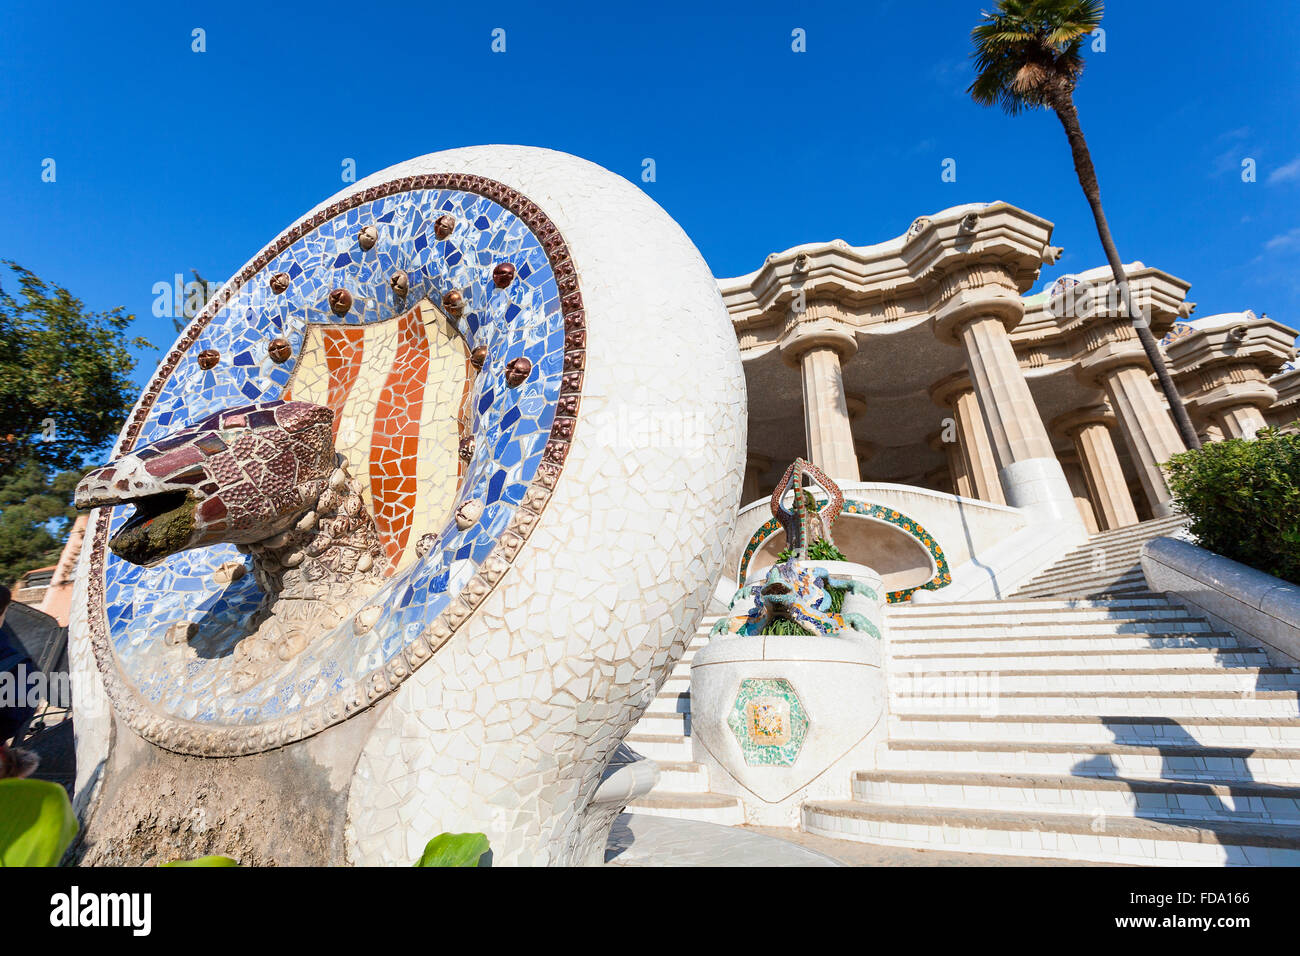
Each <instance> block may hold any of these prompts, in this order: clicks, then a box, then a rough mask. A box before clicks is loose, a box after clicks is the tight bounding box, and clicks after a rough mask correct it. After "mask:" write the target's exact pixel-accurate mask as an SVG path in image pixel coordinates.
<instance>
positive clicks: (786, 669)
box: [691, 562, 888, 827]
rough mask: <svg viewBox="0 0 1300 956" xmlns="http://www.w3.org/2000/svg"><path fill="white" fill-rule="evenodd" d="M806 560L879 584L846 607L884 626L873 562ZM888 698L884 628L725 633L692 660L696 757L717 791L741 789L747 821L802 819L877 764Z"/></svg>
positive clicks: (784, 823)
mask: <svg viewBox="0 0 1300 956" xmlns="http://www.w3.org/2000/svg"><path fill="white" fill-rule="evenodd" d="M807 565H808V566H810V567H823V568H826V569H827V570H828V571H829V572H830V574H831V575H832V576H836V577H838V576H851V577H853V578H854V579H855V580H858V581H860V582H862V583H864V584H866V585H867V586H868V587H871V588H873V590H874V591H875V593H876V595H877V598H876V599H875V600H871V599H868V598H865V597H863V596H860V595H854V594H852V593H850V594H849V595H847V596H846V600H845V604H844V611H845V612H846V613H848V612H854V613H859V614H862V615H863V616H864V617H867V618H868V619H869V620H870V621H871V622H872V624H873V626H875V627H876V628H877V629H879V627H880V619H881V607H882V603H883V600H884V590H883V588H882V586H881V584H880V577H879V576H878V575H877V574H876V573H875V572H874V571H872V570H871V569H870V568H867V567H865V566H863V565H855V564H849V563H847V562H807ZM887 700H888V696H887V691H886V687H885V670H884V648H883V646H882V642H881V639H880V638H877V637H874V636H871V635H869V634H865V633H860V632H856V631H845V632H844V634H843V636H838V637H811V636H792V637H787V636H775V635H766V636H752V637H746V636H740V635H727V634H721V635H717V636H715V637H714V638H713V639H712V640H711V641H710V642H709V644H708V645H707V646H706V647H704V648H703V649H702V650H700V651H699V652H698V653H697V654H696V655H695V660H694V663H693V664H692V665H691V728H692V741H693V744H694V758H695V760H697V761H699V762H700V763H702V764H704V765H705V766H706V767H708V768H709V782H710V787H711V788H712V789H713V790H714V791H715V792H717V793H726V794H733V795H735V796H737V797H739V798H740V800H741V802H742V804H743V805H744V809H745V822H746V823H750V824H755V825H760V826H781V827H797V826H798V825H799V808H800V806H801V805H802V803H803V801H804V800H807V799H814V798H819V799H826V798H829V799H845V800H847V799H849V797H850V795H851V786H852V780H851V773H852V771H854V770H867V769H871V768H873V767H874V766H875V751H876V748H877V747H878V746H879V745H880V744H881V743H883V742H884V740H885V737H886V732H887V727H886V720H885V717H886V703H887Z"/></svg>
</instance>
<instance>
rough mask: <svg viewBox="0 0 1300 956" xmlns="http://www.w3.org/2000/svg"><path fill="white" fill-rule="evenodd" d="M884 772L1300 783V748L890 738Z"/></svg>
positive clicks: (881, 764)
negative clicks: (1095, 776)
mask: <svg viewBox="0 0 1300 956" xmlns="http://www.w3.org/2000/svg"><path fill="white" fill-rule="evenodd" d="M879 769H882V770H885V769H890V770H944V771H950V772H972V773H995V772H996V773H1013V774H1014V773H1019V774H1025V773H1028V774H1056V775H1060V774H1064V775H1069V776H1084V775H1090V774H1091V775H1100V776H1117V777H1123V778H1125V779H1130V778H1131V779H1157V778H1163V779H1177V780H1190V781H1202V782H1203V781H1207V780H1213V781H1220V782H1223V781H1243V782H1254V781H1267V782H1269V783H1274V784H1300V749H1297V748H1287V747H1263V748H1240V747H1236V748H1234V747H1207V746H1204V745H1203V744H1200V743H1197V742H1195V741H1181V742H1166V743H1162V744H1160V745H1159V746H1154V745H1150V744H1147V745H1141V744H1117V743H1106V744H1087V743H1061V742H1034V743H1027V742H1023V741H1021V742H994V741H972V742H963V741H954V740H935V739H930V740H922V739H915V740H890V741H889V744H888V746H887V747H886V748H885V749H884V750H883V751H882V753H881V759H880V768H879Z"/></svg>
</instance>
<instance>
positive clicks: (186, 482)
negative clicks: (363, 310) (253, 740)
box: [76, 401, 388, 691]
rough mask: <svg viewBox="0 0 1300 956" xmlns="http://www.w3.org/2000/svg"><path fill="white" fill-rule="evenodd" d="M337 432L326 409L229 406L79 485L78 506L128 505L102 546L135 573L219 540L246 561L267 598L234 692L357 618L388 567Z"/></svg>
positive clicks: (245, 643)
mask: <svg viewBox="0 0 1300 956" xmlns="http://www.w3.org/2000/svg"><path fill="white" fill-rule="evenodd" d="M333 424H334V412H333V411H332V410H331V409H329V408H324V407H322V406H320V405H314V404H311V403H310V402H286V401H271V402H263V403H260V404H256V405H243V406H237V407H235V408H231V409H227V410H226V411H223V412H218V413H217V414H214V415H209V416H207V417H206V418H204V419H203V420H202V421H199V422H197V423H196V424H194V425H191V426H189V427H187V428H183V429H180V430H179V431H177V432H174V433H173V434H170V435H168V436H166V437H165V438H161V439H159V440H157V441H155V442H152V443H150V444H147V445H143V446H141V447H138V448H136V449H135V450H134V451H132V452H131V453H130V454H129V455H125V456H123V457H122V458H119V459H117V460H116V461H114V462H112V463H110V464H108V465H105V466H103V467H102V468H97V469H95V470H94V471H92V472H90V473H89V474H87V475H86V476H85V477H84V478H83V479H82V480H81V483H80V484H79V485H78V486H77V493H76V504H77V507H78V508H81V509H90V508H100V507H105V506H110V505H124V504H131V505H134V506H135V512H134V513H133V515H132V516H131V517H130V518H129V519H128V520H127V521H126V523H125V524H123V525H122V527H121V529H120V530H118V532H117V533H116V534H115V535H113V536H112V537H111V538H109V540H108V546H109V548H110V549H111V550H112V552H113V553H114V554H115V555H117V556H118V557H119V558H122V559H124V560H126V561H130V562H131V563H133V564H137V565H141V566H145V567H148V566H153V565H157V564H158V563H160V562H161V561H162V560H163V559H165V558H167V557H169V556H170V555H173V554H177V553H179V552H181V551H185V550H188V549H190V548H201V547H208V546H211V545H216V544H221V543H223V542H225V543H230V544H234V545H236V546H237V547H238V549H239V551H241V552H242V553H245V554H249V555H251V556H252V560H253V573H254V575H255V577H256V580H257V583H258V585H259V586H260V587H261V590H262V593H263V595H264V597H263V601H262V604H261V606H260V607H258V609H257V610H256V612H255V613H254V614H253V615H252V617H251V618H250V619H249V633H248V636H247V637H245V638H244V639H243V640H241V641H240V642H239V644H238V646H237V648H236V657H237V660H238V673H237V675H236V678H235V681H234V683H233V687H234V689H235V690H236V691H238V690H243V689H244V688H246V687H249V686H251V685H252V684H254V683H255V682H256V681H257V680H258V679H259V678H261V677H263V676H265V675H266V673H267V672H268V671H269V670H270V669H271V668H273V667H278V666H279V663H278V662H281V661H287V660H290V659H291V658H293V657H295V656H297V655H298V654H301V653H302V652H303V651H304V650H305V649H306V647H307V645H308V644H309V643H310V642H311V639H312V638H313V637H314V636H316V635H318V634H321V633H325V632H328V631H330V630H332V629H333V628H336V627H338V626H339V625H340V624H341V623H342V622H343V621H344V620H346V619H348V618H349V617H351V616H352V615H354V614H356V613H357V612H358V611H360V610H361V606H362V605H363V604H364V603H365V601H366V599H367V598H369V597H370V596H371V595H372V594H373V593H374V592H375V590H376V589H377V588H378V587H379V585H380V584H381V583H382V581H383V575H382V571H383V570H384V569H385V568H386V566H387V564H388V561H387V559H386V558H385V556H384V554H383V551H382V549H381V547H380V541H379V534H378V531H377V529H376V527H375V522H374V519H373V518H372V517H371V516H370V514H369V512H368V511H367V509H366V506H365V503H364V501H363V500H362V494H361V492H362V486H361V483H360V482H359V481H357V480H356V479H355V478H353V477H352V476H351V475H349V474H348V464H347V461H346V460H345V459H344V458H343V457H342V456H341V455H339V454H337V453H336V452H335V450H334V439H333V431H332V429H333ZM366 617H369V615H366ZM359 623H361V624H362V627H361V630H363V631H364V629H365V624H366V621H365V620H364V618H363V619H362V620H361V621H360V622H359ZM371 623H372V622H371ZM177 636H188V635H187V634H186V635H177Z"/></svg>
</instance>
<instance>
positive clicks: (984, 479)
mask: <svg viewBox="0 0 1300 956" xmlns="http://www.w3.org/2000/svg"><path fill="white" fill-rule="evenodd" d="M953 411H954V412H955V413H956V416H957V434H958V436H959V437H960V439H961V450H962V454H964V455H965V456H966V468H967V470H968V471H969V473H970V480H971V487H972V488H974V490H975V497H976V498H979V499H980V500H981V501H991V502H992V503H993V504H995V505H1004V504H1006V503H1007V499H1006V496H1004V495H1003V494H1002V482H1001V481H1000V480H999V479H998V462H997V458H996V457H995V456H994V454H993V442H992V441H991V440H990V439H989V430H988V428H986V427H985V425H984V416H983V415H981V414H980V406H979V400H978V399H977V398H976V397H975V389H973V388H968V389H966V390H965V391H964V392H961V393H959V394H958V395H957V399H956V401H955V402H954V404H953Z"/></svg>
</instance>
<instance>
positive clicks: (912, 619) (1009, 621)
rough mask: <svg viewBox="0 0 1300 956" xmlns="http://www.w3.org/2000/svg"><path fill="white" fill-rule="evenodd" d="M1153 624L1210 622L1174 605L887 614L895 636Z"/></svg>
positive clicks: (1177, 626) (1178, 626)
mask: <svg viewBox="0 0 1300 956" xmlns="http://www.w3.org/2000/svg"><path fill="white" fill-rule="evenodd" d="M1156 625H1160V626H1167V628H1168V629H1169V630H1175V631H1177V630H1188V629H1191V630H1201V631H1208V630H1209V629H1210V625H1209V624H1208V623H1207V622H1206V621H1205V619H1204V618H1202V617H1198V616H1196V615H1193V614H1189V613H1188V612H1187V611H1186V610H1184V609H1182V608H1174V607H1169V608H1153V609H1151V610H1148V611H1145V612H1142V611H1138V612H1131V611H1130V610H1129V609H1127V608H1125V609H1122V611H1121V612H1117V611H1114V610H1111V609H1108V608H1096V609H1094V610H1082V609H1080V610H1073V611H1061V610H1055V609H1046V610H1044V611H1042V612H1035V611H1034V610H1033V609H1028V610H1020V611H1009V612H1002V613H997V614H992V613H986V614H979V613H975V612H972V611H968V610H966V609H961V610H957V611H946V610H945V611H944V612H941V613H934V614H932V615H929V616H925V617H922V616H920V615H910V616H908V617H903V618H899V617H890V619H889V631H890V633H891V634H895V635H898V636H904V635H909V634H910V633H911V632H913V631H920V632H923V633H924V632H926V631H935V630H946V629H950V628H954V627H957V628H961V629H962V631H963V632H966V631H970V632H972V633H977V634H978V633H984V632H986V631H990V630H993V631H997V630H1001V629H1005V628H1009V627H1010V628H1015V629H1016V630H1017V631H1018V632H1019V631H1023V632H1024V633H1034V632H1035V629H1043V631H1044V632H1045V633H1048V634H1060V633H1063V631H1062V628H1066V627H1068V628H1072V629H1074V630H1075V631H1076V632H1077V631H1078V629H1079V628H1083V627H1092V628H1093V633H1103V632H1106V631H1109V630H1111V629H1114V628H1117V629H1121V630H1140V629H1144V628H1152V629H1154V628H1155V626H1156Z"/></svg>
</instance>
